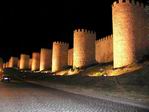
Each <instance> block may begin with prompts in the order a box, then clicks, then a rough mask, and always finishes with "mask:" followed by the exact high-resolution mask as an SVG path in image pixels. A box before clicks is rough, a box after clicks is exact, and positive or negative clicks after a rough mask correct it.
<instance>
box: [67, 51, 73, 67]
mask: <svg viewBox="0 0 149 112" xmlns="http://www.w3.org/2000/svg"><path fill="white" fill-rule="evenodd" d="M68 65H69V66H73V48H71V49H69V50H68Z"/></svg>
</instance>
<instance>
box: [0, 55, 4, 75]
mask: <svg viewBox="0 0 149 112" xmlns="http://www.w3.org/2000/svg"><path fill="white" fill-rule="evenodd" d="M3 65H4V63H3V59H2V58H1V57H0V72H2V70H3V68H4V66H3Z"/></svg>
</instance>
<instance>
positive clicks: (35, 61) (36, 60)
mask: <svg viewBox="0 0 149 112" xmlns="http://www.w3.org/2000/svg"><path fill="white" fill-rule="evenodd" d="M39 68H40V54H39V53H38V52H33V53H32V68H31V69H32V71H36V70H39Z"/></svg>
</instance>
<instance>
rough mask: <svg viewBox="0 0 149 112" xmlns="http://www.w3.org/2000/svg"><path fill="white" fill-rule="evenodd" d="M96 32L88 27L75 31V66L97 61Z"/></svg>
mask: <svg viewBox="0 0 149 112" xmlns="http://www.w3.org/2000/svg"><path fill="white" fill-rule="evenodd" d="M95 40H96V32H93V31H89V30H86V29H78V30H75V31H74V47H73V67H79V68H82V67H85V66H89V65H92V64H94V63H95V62H96V61H95Z"/></svg>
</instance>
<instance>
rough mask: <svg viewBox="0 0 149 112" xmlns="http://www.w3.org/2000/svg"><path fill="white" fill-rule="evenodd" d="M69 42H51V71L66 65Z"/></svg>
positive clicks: (61, 68)
mask: <svg viewBox="0 0 149 112" xmlns="http://www.w3.org/2000/svg"><path fill="white" fill-rule="evenodd" d="M68 48H69V44H68V43H64V42H53V49H52V72H57V71H60V70H63V69H64V67H66V66H68Z"/></svg>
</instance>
